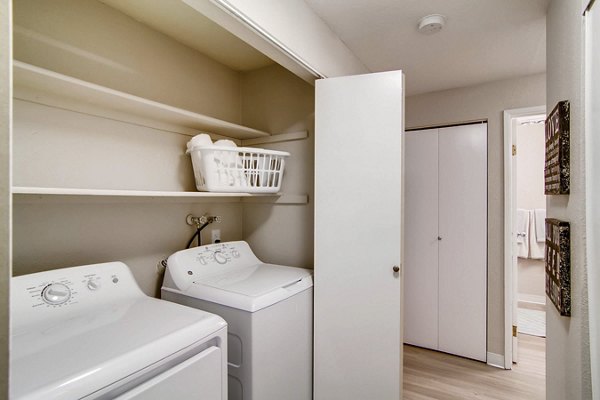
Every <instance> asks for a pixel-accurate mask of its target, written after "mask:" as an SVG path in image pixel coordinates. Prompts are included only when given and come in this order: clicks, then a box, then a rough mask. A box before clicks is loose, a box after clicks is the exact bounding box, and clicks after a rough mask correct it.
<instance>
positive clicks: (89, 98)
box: [13, 60, 271, 140]
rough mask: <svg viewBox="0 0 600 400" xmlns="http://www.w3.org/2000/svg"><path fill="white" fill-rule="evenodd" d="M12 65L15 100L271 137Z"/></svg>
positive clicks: (184, 129) (171, 126) (171, 127)
mask: <svg viewBox="0 0 600 400" xmlns="http://www.w3.org/2000/svg"><path fill="white" fill-rule="evenodd" d="M13 66H14V67H13V81H14V97H15V98H16V99H20V100H26V101H31V102H34V103H39V104H44V105H48V106H53V107H58V108H63V109H68V110H72V111H77V112H82V113H85V114H91V115H96V116H101V117H105V118H110V119H115V120H118V121H123V122H128V123H133V124H136V125H142V126H147V127H151V128H155V129H162V130H167V131H173V132H177V133H182V134H185V135H190V136H193V135H195V134H197V133H198V131H206V132H209V133H214V134H217V135H220V136H225V137H230V138H234V139H240V140H242V139H255V138H262V137H269V136H271V135H270V134H269V133H267V132H263V131H259V130H256V129H252V128H248V127H245V126H242V125H237V124H234V123H231V122H227V121H222V120H220V119H217V118H213V117H209V116H207V115H202V114H198V113H195V112H191V111H187V110H183V109H180V108H176V107H172V106H169V105H166V104H162V103H158V102H156V101H152V100H148V99H144V98H141V97H137V96H133V95H131V94H127V93H123V92H119V91H117V90H114V89H110V88H107V87H104V86H100V85H96V84H94V83H90V82H86V81H82V80H80V79H76V78H72V77H70V76H66V75H62V74H59V73H57V72H53V71H49V70H47V69H44V68H40V67H36V66H34V65H30V64H26V63H24V62H21V61H16V60H15V61H14V62H13Z"/></svg>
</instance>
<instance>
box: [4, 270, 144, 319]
mask: <svg viewBox="0 0 600 400" xmlns="http://www.w3.org/2000/svg"><path fill="white" fill-rule="evenodd" d="M137 295H139V296H145V295H144V294H143V293H142V292H141V290H140V289H139V287H138V286H137V283H136V281H135V279H134V277H133V276H132V274H131V272H130V271H129V268H128V267H127V266H126V265H125V264H123V263H121V262H110V263H102V264H92V265H85V266H80V267H72V268H62V269H56V270H51V271H44V272H38V273H35V274H30V275H22V276H17V277H14V278H12V281H11V311H12V312H13V322H14V324H15V325H18V324H19V320H20V319H23V320H26V319H28V318H29V319H30V318H35V319H37V320H39V319H43V318H45V317H46V316H50V315H54V314H56V313H60V312H68V310H72V311H75V310H79V311H81V310H82V309H85V308H86V307H89V308H92V307H98V306H99V305H106V304H107V303H110V302H112V301H114V300H118V299H120V298H123V297H132V296H137ZM61 310H62V311H61Z"/></svg>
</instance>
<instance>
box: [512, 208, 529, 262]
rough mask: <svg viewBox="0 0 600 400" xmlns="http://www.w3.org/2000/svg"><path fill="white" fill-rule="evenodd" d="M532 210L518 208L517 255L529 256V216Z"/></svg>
mask: <svg viewBox="0 0 600 400" xmlns="http://www.w3.org/2000/svg"><path fill="white" fill-rule="evenodd" d="M529 214H530V212H529V211H528V210H524V209H522V208H519V209H517V226H516V229H515V230H516V235H517V257H520V258H528V257H529V218H530V216H529Z"/></svg>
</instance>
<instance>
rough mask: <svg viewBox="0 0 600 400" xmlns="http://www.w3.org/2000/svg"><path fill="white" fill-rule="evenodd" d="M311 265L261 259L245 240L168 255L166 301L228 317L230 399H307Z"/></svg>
mask: <svg viewBox="0 0 600 400" xmlns="http://www.w3.org/2000/svg"><path fill="white" fill-rule="evenodd" d="M312 286H313V281H312V275H311V271H310V270H306V269H302V268H294V267H285V266H280V265H272V264H265V263H262V262H261V261H260V260H259V259H258V258H257V257H256V256H255V255H254V253H253V252H252V250H251V249H250V247H249V246H248V244H247V243H246V242H243V241H239V242H228V243H219V244H213V245H208V246H201V247H195V248H191V249H187V250H183V251H179V252H177V253H175V254H173V255H172V256H170V257H169V259H168V262H167V270H166V273H165V279H164V283H163V287H162V290H161V296H162V298H163V299H165V300H170V301H174V302H176V303H180V304H185V305H188V306H191V307H196V308H199V309H202V310H205V311H208V312H211V313H215V314H218V315H220V316H222V317H223V318H225V320H226V321H227V324H228V361H229V389H228V390H229V399H230V400H310V399H312V349H313V348H312V335H313V313H312V312H313V289H312Z"/></svg>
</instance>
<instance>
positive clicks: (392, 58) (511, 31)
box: [304, 0, 549, 95]
mask: <svg viewBox="0 0 600 400" xmlns="http://www.w3.org/2000/svg"><path fill="white" fill-rule="evenodd" d="M304 1H305V2H306V3H307V4H308V5H309V6H310V7H311V8H312V9H313V11H314V12H315V13H317V14H318V15H319V16H320V17H321V18H322V19H323V21H324V22H325V23H326V24H327V25H329V27H330V28H331V29H332V30H333V32H335V33H336V34H337V35H338V36H339V37H340V39H341V40H342V41H343V42H344V43H345V44H346V46H347V47H348V48H349V49H350V50H351V51H352V52H353V53H354V54H355V55H356V56H357V57H358V58H359V59H360V60H361V61H362V62H363V64H364V65H365V66H366V67H367V68H368V69H369V70H370V71H372V72H380V71H389V70H396V69H402V70H403V71H404V72H405V75H406V89H407V94H408V95H412V94H420V93H426V92H432V91H438V90H444V89H452V88H456V87H462V86H469V85H475V84H478V83H482V82H489V81H496V80H501V79H508V78H513V77H517V76H524V75H530V74H535V73H541V72H544V71H545V70H546V9H547V7H548V3H549V0H304ZM429 14H442V15H444V16H445V17H446V25H445V27H444V29H442V31H441V32H438V33H436V34H432V35H423V34H421V33H419V32H418V31H417V26H418V22H419V20H420V19H421V18H422V17H424V16H426V15H429Z"/></svg>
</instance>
